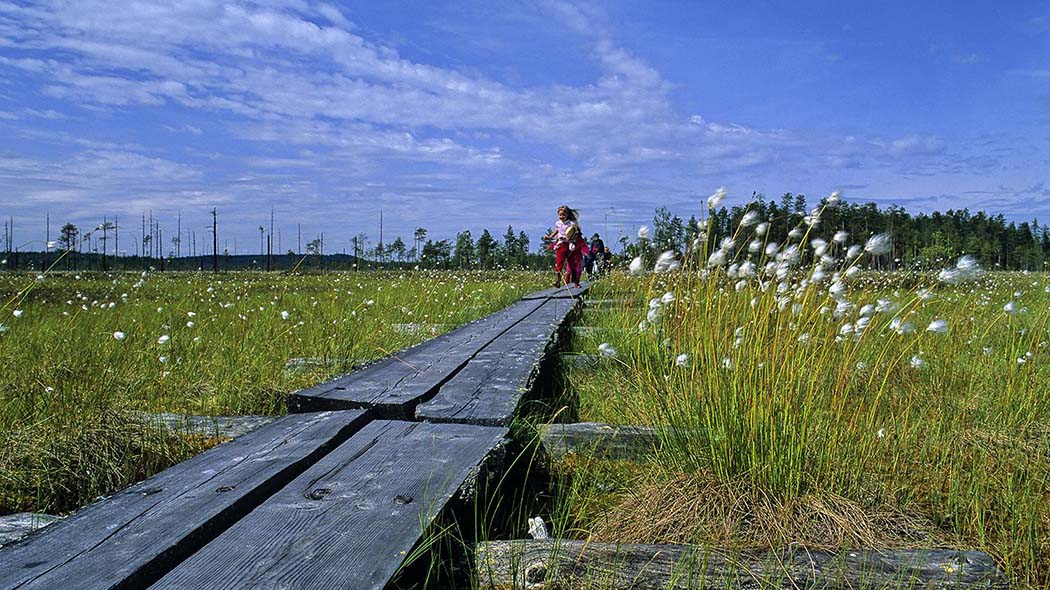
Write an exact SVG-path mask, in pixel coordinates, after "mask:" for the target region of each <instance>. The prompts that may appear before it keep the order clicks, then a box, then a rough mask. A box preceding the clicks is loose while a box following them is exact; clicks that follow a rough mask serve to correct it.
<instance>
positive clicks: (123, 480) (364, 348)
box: [0, 272, 547, 513]
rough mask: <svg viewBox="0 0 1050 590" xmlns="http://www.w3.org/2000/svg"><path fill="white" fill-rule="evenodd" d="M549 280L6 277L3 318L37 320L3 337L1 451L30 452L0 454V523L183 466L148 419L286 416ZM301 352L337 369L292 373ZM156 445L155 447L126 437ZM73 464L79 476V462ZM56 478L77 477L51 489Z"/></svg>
mask: <svg viewBox="0 0 1050 590" xmlns="http://www.w3.org/2000/svg"><path fill="white" fill-rule="evenodd" d="M546 281H547V279H546V275H545V274H543V273H513V272H500V273H495V272H488V273H479V272H416V273H391V272H381V273H330V274H326V275H277V274H264V273H230V274H224V275H219V276H215V275H210V274H197V273H165V274H159V273H143V274H139V273H134V274H132V273H105V274H89V273H84V274H83V275H71V274H67V273H56V274H49V276H48V280H47V281H45V282H43V283H39V282H36V281H35V279H34V278H33V275H27V274H15V273H4V274H0V314H4V316H5V317H6V316H7V314H10V313H11V310H13V309H18V310H19V311H24V315H22V317H20V318H18V319H17V320H16V321H12V322H10V324H9V325H7V326H6V330H5V331H4V333H3V334H2V337H0V338H2V340H0V365H2V366H4V367H5V368H6V370H4V371H2V372H0V386H2V388H3V390H4V396H3V397H2V398H0V449H6V450H8V451H11V450H12V449H13V448H14V450H15V451H17V452H14V451H12V452H8V453H6V454H4V453H0V513H7V512H15V511H22V510H44V511H47V510H67V509H70V508H72V507H75V506H76V505H80V504H83V503H85V502H87V501H90V500H91V499H92V498H94V497H95V496H98V495H100V494H102V493H107V492H110V491H113V490H115V489H118V488H119V487H122V485H126V484H127V483H129V482H130V481H133V480H131V479H128V478H131V477H139V478H141V477H142V474H143V473H144V472H149V471H152V470H155V469H157V468H163V467H164V466H166V465H168V464H170V462H171V460H173V459H174V458H177V457H183V456H185V455H184V454H183V453H182V452H181V451H180V452H176V453H170V452H168V451H166V450H165V449H164V448H160V447H164V446H165V445H168V444H169V442H168V438H167V435H164V436H161V435H159V434H156V435H155V434H154V433H151V432H147V431H146V430H144V429H143V428H139V427H132V426H127V427H125V426H124V422H122V420H125V419H126V418H127V416H132V415H135V412H161V411H166V412H178V413H185V414H195V415H231V414H234V415H235V414H280V413H283V412H284V399H285V396H286V395H287V393H289V392H291V391H294V390H296V389H301V388H303V387H307V386H309V385H312V384H314V383H317V382H319V381H321V380H324V379H327V378H329V377H332V376H334V375H335V374H338V373H342V372H345V371H348V370H351V369H352V368H353V366H354V365H355V364H361V363H364V362H367V361H370V360H374V359H377V358H380V357H383V356H387V355H388V354H390V353H392V352H395V351H397V350H399V349H401V348H404V347H406V346H410V345H412V344H415V343H417V342H419V341H421V340H423V339H426V338H429V337H431V336H432V335H431V334H430V333H425V334H424V333H419V334H406V333H403V332H399V331H398V330H396V329H395V324H397V323H398V322H405V321H418V322H426V323H429V324H434V325H441V326H442V329H443V330H447V329H451V328H453V327H455V326H457V325H460V324H463V323H465V322H467V321H470V320H473V319H476V318H478V317H481V316H483V315H486V314H488V313H491V312H494V311H497V310H499V309H501V308H503V307H505V306H506V305H508V304H510V303H511V302H513V301H515V300H517V299H518V298H520V297H521V295H523V294H525V293H526V292H529V291H537V290H540V289H542V288H543V287H544V285H545V283H546ZM26 285H30V286H31V287H30V288H28V289H27V288H26ZM16 306H17V307H16ZM282 310H283V311H286V312H287V313H288V317H287V319H282V316H281V314H280V311H282ZM409 318H411V319H409ZM291 357H306V358H320V359H323V360H324V361H325V362H322V363H319V364H318V365H317V366H315V367H309V368H305V369H302V370H295V371H286V370H285V365H286V363H287V362H288V360H289V359H290V358H291ZM118 414H119V416H118ZM107 415H113V416H115V417H114V418H113V420H112V421H110V420H108V419H106V418H105V416H107ZM121 416H123V418H122V417H121ZM110 426H112V428H110ZM60 429H61V431H60ZM65 430H68V431H71V432H75V431H82V432H85V433H86V432H91V433H92V437H95V438H91V439H90V440H91V441H93V442H91V444H96V443H97V444H104V445H108V447H107V448H112V449H114V454H115V455H120V456H124V455H126V456H127V457H129V458H130V459H129V460H133V461H134V463H135V464H136V465H141V466H142V467H141V468H140V467H135V468H134V469H125V468H124V466H123V464H122V463H119V461H118V462H117V463H114V462H113V461H116V459H112V460H111V459H110V458H106V457H102V456H100V457H99V460H98V462H92V461H91V460H89V456H90V454H91V452H92V451H91V449H90V448H84V449H79V450H75V451H70V452H68V453H67V446H63V447H62V449H63V450H61V451H58V450H57V449H58V447H56V446H55V445H52V444H50V443H49V442H47V441H49V440H52V439H56V440H57V439H61V440H63V441H66V442H68V445H69V446H76V445H77V444H79V443H78V442H77V441H84V443H85V444H87V442H86V441H88V440H89V439H88V438H75V437H70V436H66V435H65V434H63V432H64V431H65ZM147 436H148V437H150V438H149V441H153V442H142V441H136V440H128V438H127V437H147ZM99 438H108V442H105V443H98V442H97V441H98V439H99ZM18 441H21V442H18ZM215 442H217V441H211V443H209V444H214V443H215ZM16 443H17V444H16ZM23 443H24V444H23ZM63 444H65V443H63ZM34 445H35V447H34ZM190 446H192V447H193V448H198V447H199V445H198V444H197V443H193V444H192V445H190ZM34 448H37V449H38V452H37V454H36V455H34V451H33V449H34ZM12 453H13V454H12ZM74 456H75V457H78V458H77V459H76V461H77V462H78V463H77V464H78V465H80V467H79V468H72V467H69V466H68V465H67V462H68V461H70V460H72V459H71V458H72V457H74ZM134 457H139V458H134ZM121 461H123V459H121ZM49 469H50V470H54V471H62V472H63V474H64V475H62V478H63V481H68V482H69V483H62V484H61V485H58V484H56V485H54V486H52V485H50V484H47V483H46V479H47V473H48V471H49ZM113 470H115V471H117V472H118V473H117V474H116V475H113V474H112V473H111V471H113ZM77 478H79V480H78V479H77ZM121 484H122V485H121ZM114 486H116V487H114ZM54 494H62V496H61V497H56V496H54Z"/></svg>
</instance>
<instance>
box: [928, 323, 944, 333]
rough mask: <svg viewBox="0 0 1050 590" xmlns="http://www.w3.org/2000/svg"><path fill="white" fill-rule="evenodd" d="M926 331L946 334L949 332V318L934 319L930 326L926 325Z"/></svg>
mask: <svg viewBox="0 0 1050 590" xmlns="http://www.w3.org/2000/svg"><path fill="white" fill-rule="evenodd" d="M926 331H927V332H933V333H934V334H945V333H947V332H948V320H933V321H932V322H930V325H929V326H926Z"/></svg>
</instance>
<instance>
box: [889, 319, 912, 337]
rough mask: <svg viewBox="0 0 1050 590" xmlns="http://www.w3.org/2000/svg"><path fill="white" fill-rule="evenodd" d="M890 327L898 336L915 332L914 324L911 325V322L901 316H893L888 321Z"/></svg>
mask: <svg viewBox="0 0 1050 590" xmlns="http://www.w3.org/2000/svg"><path fill="white" fill-rule="evenodd" d="M890 329H891V330H893V331H894V332H896V333H897V334H898V335H900V336H907V335H908V334H911V333H913V332H915V326H913V325H912V323H911V322H909V321H906V320H903V319H901V318H893V320H891V321H890Z"/></svg>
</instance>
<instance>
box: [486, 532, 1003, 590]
mask: <svg viewBox="0 0 1050 590" xmlns="http://www.w3.org/2000/svg"><path fill="white" fill-rule="evenodd" d="M475 573H476V575H477V578H478V587H479V588H480V590H510V589H528V590H541V589H542V590H554V589H568V588H587V587H592V586H593V587H594V588H602V589H603V590H628V589H631V590H644V589H650V588H651V589H654V590H655V589H666V588H674V589H682V590H685V589H689V590H723V589H725V588H735V589H738V590H759V589H764V590H769V589H784V590H789V589H790V590H801V589H805V588H813V589H816V588H819V589H821V590H860V589H868V590H876V589H885V590H889V589H891V588H893V589H896V588H922V589H924V590H949V589H950V590H967V589H974V590H976V589H978V588H980V589H984V590H988V589H1005V588H1007V587H1008V583H1007V579H1006V576H1005V575H1004V574H1003V572H1002V571H1001V570H1000V569H999V568H998V567H997V566H996V564H995V562H994V561H993V560H992V559H991V557H989V556H988V555H987V554H985V553H982V552H979V551H956V550H951V549H887V550H878V549H863V550H861V549H857V550H842V551H808V550H806V549H803V548H799V547H788V548H785V549H777V550H767V551H754V552H744V553H740V552H737V553H730V552H726V551H720V550H717V549H711V548H704V547H696V546H687V545H628V544H612V543H591V542H587V541H572V540H563V539H544V540H518V541H494V542H488V543H481V544H479V545H478V547H477V551H476V572H475Z"/></svg>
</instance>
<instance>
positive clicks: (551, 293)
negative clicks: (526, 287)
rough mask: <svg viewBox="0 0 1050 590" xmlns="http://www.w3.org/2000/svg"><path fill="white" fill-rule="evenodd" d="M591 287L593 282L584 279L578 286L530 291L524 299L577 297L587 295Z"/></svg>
mask: <svg viewBox="0 0 1050 590" xmlns="http://www.w3.org/2000/svg"><path fill="white" fill-rule="evenodd" d="M590 288H591V284H590V283H589V282H587V281H583V282H581V283H580V286H579V287H578V288H577V287H574V286H571V285H562V286H561V287H551V288H550V289H544V290H542V291H537V292H535V293H529V294H528V295H526V296H524V297H522V299H575V298H578V297H583V296H584V295H586V294H587V291H588V290H589V289H590Z"/></svg>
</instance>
